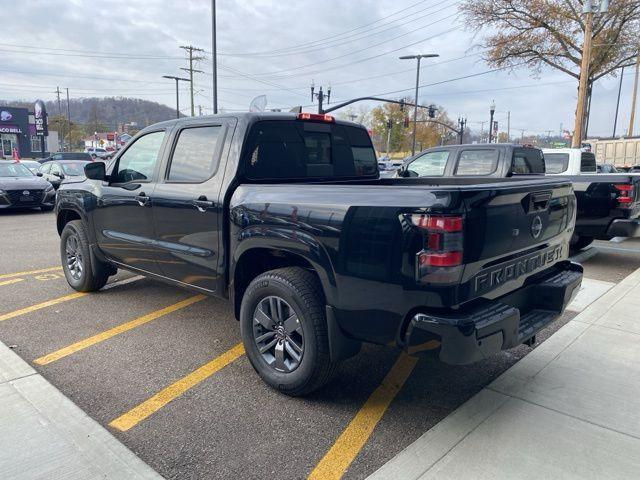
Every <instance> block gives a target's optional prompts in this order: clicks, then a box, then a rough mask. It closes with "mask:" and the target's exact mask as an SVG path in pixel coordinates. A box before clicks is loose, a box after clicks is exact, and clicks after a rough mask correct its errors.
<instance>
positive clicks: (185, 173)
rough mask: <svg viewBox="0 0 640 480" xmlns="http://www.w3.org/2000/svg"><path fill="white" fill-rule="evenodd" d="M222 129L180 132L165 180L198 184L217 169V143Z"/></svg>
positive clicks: (194, 128) (218, 127)
mask: <svg viewBox="0 0 640 480" xmlns="http://www.w3.org/2000/svg"><path fill="white" fill-rule="evenodd" d="M221 132H222V127H220V126H215V127H213V126H212V127H193V128H185V129H184V130H182V131H181V132H180V135H179V136H178V141H177V142H176V147H175V149H174V150H173V156H172V157H171V164H170V166H169V173H168V175H167V180H168V181H169V182H186V183H200V182H204V181H206V180H208V179H209V178H211V176H212V175H213V174H214V173H215V171H216V170H217V169H218V154H217V153H218V148H217V147H218V141H219V140H221V139H220V134H221Z"/></svg>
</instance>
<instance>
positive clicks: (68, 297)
mask: <svg viewBox="0 0 640 480" xmlns="http://www.w3.org/2000/svg"><path fill="white" fill-rule="evenodd" d="M85 295H89V294H88V293H84V292H76V293H71V294H69V295H64V296H62V297H58V298H54V299H53V300H47V301H46V302H42V303H36V304H35V305H31V306H30V307H25V308H21V309H20V310H14V311H13V312H9V313H5V314H2V315H0V322H2V321H4V320H9V319H10V318H14V317H19V316H20V315H24V314H26V313H31V312H35V311H36V310H40V309H42V308H46V307H51V306H52V305H57V304H59V303H63V302H66V301H69V300H73V299H75V298H80V297H84V296H85Z"/></svg>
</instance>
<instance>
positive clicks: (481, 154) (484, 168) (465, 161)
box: [455, 148, 498, 175]
mask: <svg viewBox="0 0 640 480" xmlns="http://www.w3.org/2000/svg"><path fill="white" fill-rule="evenodd" d="M497 166H498V150H497V149H495V148H493V149H486V150H463V151H462V152H460V157H459V158H458V166H457V167H456V173H455V174H456V175H491V174H492V173H493V172H495V171H496V167H497Z"/></svg>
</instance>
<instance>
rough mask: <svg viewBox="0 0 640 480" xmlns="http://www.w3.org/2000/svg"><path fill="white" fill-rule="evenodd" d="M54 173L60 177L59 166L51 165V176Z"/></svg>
mask: <svg viewBox="0 0 640 480" xmlns="http://www.w3.org/2000/svg"><path fill="white" fill-rule="evenodd" d="M56 173H57V174H60V175H62V170H61V169H60V165H58V164H57V163H52V164H51V175H55V174H56Z"/></svg>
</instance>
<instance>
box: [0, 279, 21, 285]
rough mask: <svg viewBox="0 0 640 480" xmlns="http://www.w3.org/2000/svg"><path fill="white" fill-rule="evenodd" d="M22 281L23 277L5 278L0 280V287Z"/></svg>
mask: <svg viewBox="0 0 640 480" xmlns="http://www.w3.org/2000/svg"><path fill="white" fill-rule="evenodd" d="M18 282H24V278H14V279H13V280H5V281H4V282H0V287H2V286H4V285H11V284H12V283H18Z"/></svg>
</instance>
